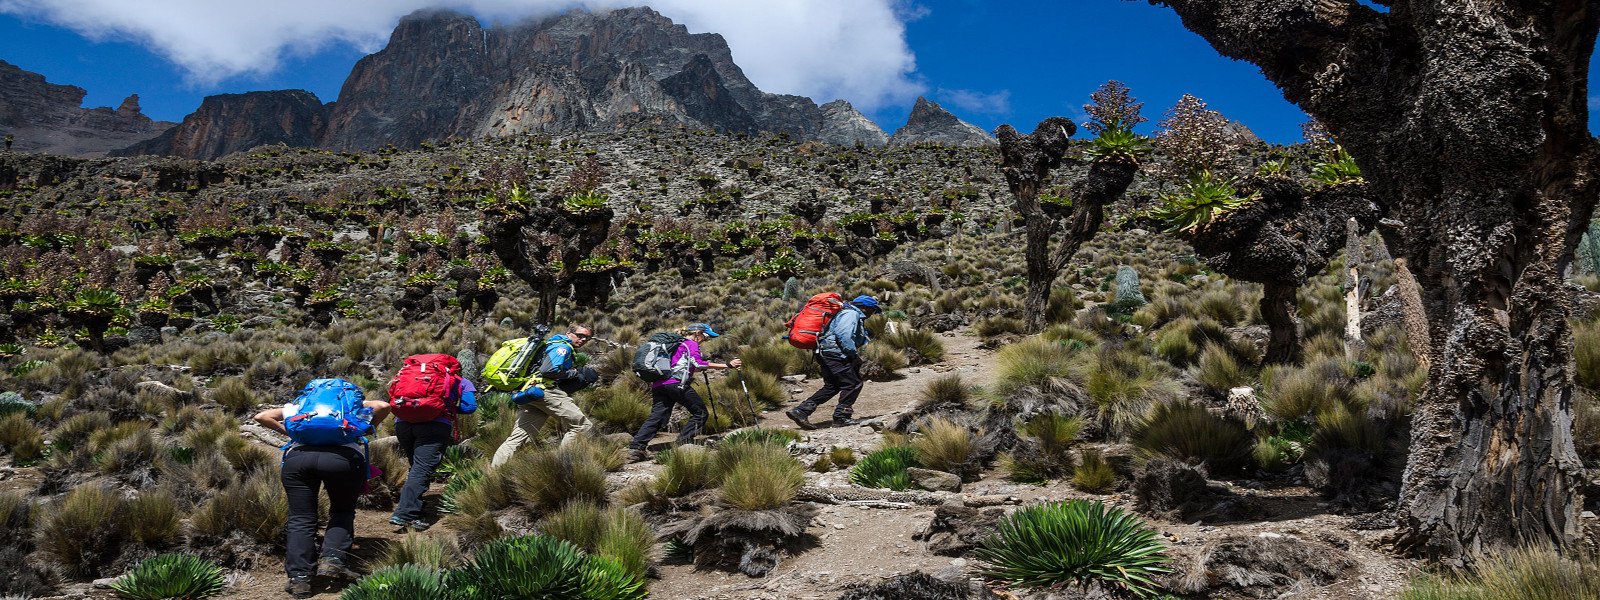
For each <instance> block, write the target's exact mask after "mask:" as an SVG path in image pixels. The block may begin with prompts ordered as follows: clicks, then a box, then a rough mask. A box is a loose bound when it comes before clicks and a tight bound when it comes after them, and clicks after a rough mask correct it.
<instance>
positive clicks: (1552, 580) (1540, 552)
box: [1400, 548, 1600, 600]
mask: <svg viewBox="0 0 1600 600" xmlns="http://www.w3.org/2000/svg"><path fill="white" fill-rule="evenodd" d="M1479 561H1480V562H1479V565H1478V571H1477V572H1476V573H1474V574H1472V575H1468V576H1439V575H1421V576H1419V577H1417V578H1415V579H1412V580H1411V581H1410V582H1409V583H1407V584H1406V587H1405V589H1404V590H1402V591H1401V592H1400V600H1593V599H1594V598H1600V565H1596V564H1595V563H1594V562H1592V561H1586V560H1573V559H1570V558H1567V557H1564V556H1561V555H1560V554H1558V553H1557V552H1555V551H1554V550H1547V549H1531V548H1530V549H1521V550H1515V551H1512V552H1507V553H1500V554H1496V555H1493V556H1486V557H1483V558H1480V559H1479Z"/></svg>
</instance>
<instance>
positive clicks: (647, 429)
mask: <svg viewBox="0 0 1600 600" xmlns="http://www.w3.org/2000/svg"><path fill="white" fill-rule="evenodd" d="M674 405H682V406H683V408H684V409H685V410H688V411H689V422H687V423H684V424H683V430H682V431H679V432H678V442H677V443H679V444H687V443H689V442H692V441H694V436H695V434H697V433H700V426H702V425H705V424H706V403H705V402H704V401H702V400H701V399H700V394H699V393H696V392H695V391H694V388H692V387H689V386H687V385H679V384H676V383H670V384H667V385H661V386H656V387H654V388H651V389H650V418H648V419H645V420H644V425H641V426H640V427H639V433H636V434H634V435H633V444H631V447H632V448H633V449H634V450H644V449H645V446H648V445H650V440H652V439H655V437H656V432H657V431H661V428H662V427H663V426H665V425H666V424H667V420H668V419H670V418H672V407H673V406H674Z"/></svg>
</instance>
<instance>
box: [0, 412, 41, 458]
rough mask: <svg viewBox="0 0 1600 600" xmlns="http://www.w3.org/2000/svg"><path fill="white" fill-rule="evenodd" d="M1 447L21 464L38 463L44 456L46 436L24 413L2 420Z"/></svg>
mask: <svg viewBox="0 0 1600 600" xmlns="http://www.w3.org/2000/svg"><path fill="white" fill-rule="evenodd" d="M0 446H4V450H6V451H8V452H10V453H11V456H12V457H13V458H15V459H16V461H17V462H19V463H23V464H26V463H29V462H32V461H36V460H38V459H39V457H40V456H42V455H43V454H44V434H43V433H40V432H39V428H38V427H36V426H35V425H34V424H33V419H30V418H28V414H27V413H24V412H14V413H11V414H9V415H6V416H5V417H4V418H0Z"/></svg>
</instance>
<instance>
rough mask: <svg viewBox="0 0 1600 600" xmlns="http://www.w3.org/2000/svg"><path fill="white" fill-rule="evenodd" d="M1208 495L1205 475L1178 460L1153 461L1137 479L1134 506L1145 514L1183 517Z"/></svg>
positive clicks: (1135, 477) (1136, 475)
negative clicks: (1182, 515)
mask: <svg viewBox="0 0 1600 600" xmlns="http://www.w3.org/2000/svg"><path fill="white" fill-rule="evenodd" d="M1207 495H1208V492H1207V490H1206V476H1205V474H1203V473H1201V472H1200V470H1199V469H1196V468H1194V467H1191V466H1189V465H1186V464H1183V463H1181V462H1178V461H1175V460H1167V459H1165V458H1153V459H1150V461H1149V462H1146V463H1145V466H1144V468H1143V469H1140V470H1139V472H1138V473H1135V474H1134V476H1133V496H1134V503H1135V505H1136V506H1137V507H1138V509H1139V510H1140V511H1142V512H1146V513H1155V514H1160V515H1163V516H1167V517H1170V518H1181V514H1182V512H1183V511H1184V510H1186V509H1189V510H1192V509H1193V508H1194V507H1193V505H1194V504H1196V503H1198V502H1199V501H1201V500H1203V499H1205V498H1206V497H1207Z"/></svg>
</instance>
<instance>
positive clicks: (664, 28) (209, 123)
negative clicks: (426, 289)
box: [118, 8, 953, 160]
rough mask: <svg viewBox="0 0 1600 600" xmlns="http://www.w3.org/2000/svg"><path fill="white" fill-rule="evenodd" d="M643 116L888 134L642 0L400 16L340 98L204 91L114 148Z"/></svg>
mask: <svg viewBox="0 0 1600 600" xmlns="http://www.w3.org/2000/svg"><path fill="white" fill-rule="evenodd" d="M952 118H953V117H952ZM642 125H657V126H679V125H681V126H684V127H688V128H691V129H712V130H716V131H720V132H732V133H747V134H755V133H758V132H762V131H766V132H784V133H788V134H789V135H790V136H792V137H793V138H794V139H797V140H802V141H820V142H825V143H831V144H839V145H851V144H855V143H856V142H857V141H859V142H861V143H863V144H866V145H874V146H881V145H884V144H885V143H887V142H888V136H887V135H886V134H885V133H884V132H883V130H882V129H880V128H879V127H878V126H877V125H876V124H874V123H873V122H872V121H870V120H868V119H867V118H866V117H865V116H863V115H862V114H861V113H860V112H858V111H856V110H855V108H854V107H852V106H850V104H849V103H848V102H844V101H835V102H832V103H829V104H827V105H825V106H822V107H819V106H817V104H816V103H815V102H813V101H812V100H811V99H810V98H805V97H802V96H792V95H782V94H769V93H766V92H763V91H761V90H760V89H757V88H756V86H755V84H753V83H751V82H750V80H749V79H748V78H746V77H745V76H744V73H743V71H741V70H740V69H739V66H738V65H736V64H734V62H733V55H732V52H731V51H730V50H729V49H728V45H727V43H726V42H725V41H724V40H723V39H722V36H720V35H718V34H714V33H702V34H690V33H689V32H688V29H687V28H685V27H684V26H682V25H678V24H675V23H673V22H672V20H671V19H668V18H666V17H663V16H661V15H660V14H659V13H656V12H655V11H653V10H650V9H649V8H628V9H620V10H613V11H605V12H594V13H591V12H584V11H571V12H568V13H565V14H562V15H558V16H554V17H550V18H546V19H542V20H529V21H524V22H522V23H518V24H514V25H509V26H503V27H491V28H487V29H486V28H484V27H482V26H481V25H479V23H478V21H477V19H475V18H473V17H471V16H467V15H463V14H460V13H456V12H452V11H448V10H427V11H419V12H417V13H413V14H411V15H409V16H407V17H405V18H403V19H401V20H400V23H399V25H398V26H397V27H396V28H395V30H394V33H393V34H392V35H391V37H390V40H389V44H388V45H387V46H386V47H385V48H384V49H383V50H380V51H378V52H376V53H374V54H371V55H368V56H366V57H364V58H362V59H361V60H360V61H358V62H357V63H356V66H355V68H354V69H352V70H351V73H350V76H349V78H348V79H346V80H345V83H344V86H343V88H342V89H341V90H340V92H339V99H338V101H337V102H333V103H329V104H326V105H320V104H317V103H316V102H315V98H314V97H310V96H309V94H305V93H304V92H298V91H277V92H253V93H251V94H242V95H239V94H235V95H225V96H218V97H211V98H207V99H206V101H205V103H204V104H202V106H201V109H200V110H198V111H196V112H195V113H194V114H192V115H190V116H188V117H186V118H185V119H184V122H183V124H182V125H180V126H178V127H177V128H175V130H173V131H169V132H167V133H165V134H163V135H162V136H161V137H160V138H158V139H154V140H150V141H149V142H146V143H140V144H135V145H133V146H130V147H128V148H127V149H125V150H123V151H121V152H119V153H118V154H119V155H134V154H166V155H173V156H181V157H186V158H198V159H206V160H209V159H215V158H218V157H221V156H223V155H225V154H228V153H231V152H235V151H238V150H243V149H248V148H251V147H253V146H254V145H258V144H261V143H276V142H283V143H287V144H290V145H299V146H319V147H323V148H327V149H331V150H340V151H346V150H363V149H367V150H370V149H375V148H379V147H382V146H384V145H387V144H394V145H395V146H397V147H400V148H413V147H416V146H417V145H419V144H421V143H424V142H441V141H444V140H448V139H452V138H481V137H505V136H514V135H517V134H525V133H557V132H572V131H618V130H626V129H629V128H633V127H637V126H642ZM924 138H925V139H928V140H935V141H937V139H938V138H937V133H936V132H934V133H930V134H928V135H925V136H924Z"/></svg>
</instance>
